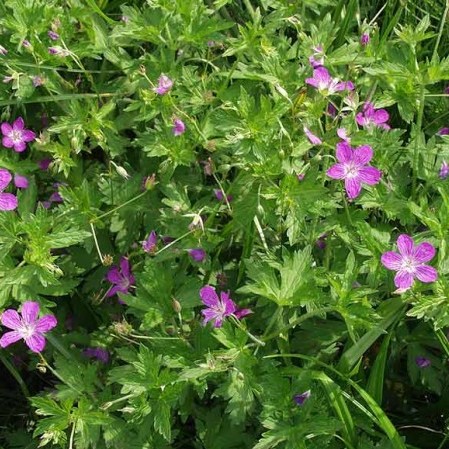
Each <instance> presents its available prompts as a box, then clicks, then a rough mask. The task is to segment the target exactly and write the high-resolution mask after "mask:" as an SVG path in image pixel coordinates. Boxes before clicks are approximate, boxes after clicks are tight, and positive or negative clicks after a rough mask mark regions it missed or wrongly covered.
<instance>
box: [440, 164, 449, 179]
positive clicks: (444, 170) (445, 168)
mask: <svg viewBox="0 0 449 449" xmlns="http://www.w3.org/2000/svg"><path fill="white" fill-rule="evenodd" d="M448 175H449V165H448V163H447V162H446V161H443V162H442V164H441V168H440V173H439V176H440V178H441V179H446V178H447V177H448Z"/></svg>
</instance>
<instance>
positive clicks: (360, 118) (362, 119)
mask: <svg viewBox="0 0 449 449" xmlns="http://www.w3.org/2000/svg"><path fill="white" fill-rule="evenodd" d="M355 121H356V122H357V124H358V125H359V126H366V125H368V123H369V121H368V119H366V118H365V116H364V115H363V114H362V113H361V112H358V113H357V115H356V116H355Z"/></svg>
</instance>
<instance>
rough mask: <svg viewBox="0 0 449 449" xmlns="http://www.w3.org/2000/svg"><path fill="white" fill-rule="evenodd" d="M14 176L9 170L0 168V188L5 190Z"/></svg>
mask: <svg viewBox="0 0 449 449" xmlns="http://www.w3.org/2000/svg"><path fill="white" fill-rule="evenodd" d="M11 179H12V176H11V173H9V171H8V170H6V169H4V168H0V190H2V191H3V190H5V189H6V187H8V184H9V183H10V182H11Z"/></svg>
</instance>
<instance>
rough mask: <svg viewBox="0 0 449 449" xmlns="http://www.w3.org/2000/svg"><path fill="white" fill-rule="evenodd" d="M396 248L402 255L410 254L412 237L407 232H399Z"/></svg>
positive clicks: (412, 244)
mask: <svg viewBox="0 0 449 449" xmlns="http://www.w3.org/2000/svg"><path fill="white" fill-rule="evenodd" d="M397 245H398V250H399V252H400V253H401V254H402V255H403V256H412V255H413V248H414V243H413V239H412V238H411V237H410V236H409V235H407V234H401V235H400V236H399V237H398V241H397Z"/></svg>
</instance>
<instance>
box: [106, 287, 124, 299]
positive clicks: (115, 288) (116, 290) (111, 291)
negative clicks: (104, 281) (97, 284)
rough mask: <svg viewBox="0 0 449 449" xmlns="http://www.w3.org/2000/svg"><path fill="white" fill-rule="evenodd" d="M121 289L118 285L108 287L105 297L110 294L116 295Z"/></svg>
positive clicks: (108, 296) (109, 296)
mask: <svg viewBox="0 0 449 449" xmlns="http://www.w3.org/2000/svg"><path fill="white" fill-rule="evenodd" d="M121 291H122V289H121V287H120V286H119V285H114V286H113V287H112V288H110V289H109V290H108V292H107V293H106V297H107V298H111V297H112V296H114V295H116V294H117V292H121Z"/></svg>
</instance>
